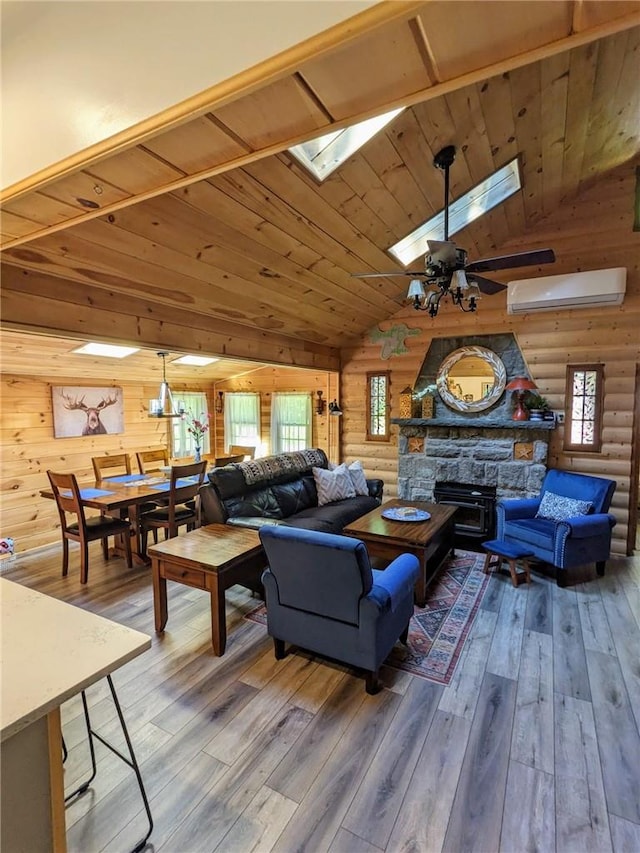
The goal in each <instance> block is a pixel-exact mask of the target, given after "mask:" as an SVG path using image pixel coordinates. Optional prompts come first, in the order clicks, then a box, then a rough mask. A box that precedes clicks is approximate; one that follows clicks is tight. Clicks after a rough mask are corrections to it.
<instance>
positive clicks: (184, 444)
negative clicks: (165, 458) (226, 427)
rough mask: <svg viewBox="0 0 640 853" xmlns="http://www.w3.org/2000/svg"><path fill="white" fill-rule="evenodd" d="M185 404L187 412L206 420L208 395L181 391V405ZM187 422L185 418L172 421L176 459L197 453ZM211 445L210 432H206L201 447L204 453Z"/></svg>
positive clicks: (173, 447) (172, 453) (172, 454)
mask: <svg viewBox="0 0 640 853" xmlns="http://www.w3.org/2000/svg"><path fill="white" fill-rule="evenodd" d="M183 404H184V410H185V412H189V413H190V414H192V415H193V417H194V418H198V420H206V417H207V412H208V411H209V405H208V403H207V395H206V394H201V393H196V392H193V393H188V392H183V391H181V392H180V405H181V406H182V405H183ZM187 426H188V424H187V422H186V420H184V419H183V418H173V419H172V421H171V432H172V444H171V456H172V457H173V458H174V459H182V458H183V457H184V456H193V455H194V454H195V449H196V443H195V441H194V438H193V436H192V435H191V434H190V433H188V432H187ZM209 447H210V442H209V433H208V432H206V433H205V434H204V438H203V439H202V444H201V446H200V449H201V451H202V453H208V452H209Z"/></svg>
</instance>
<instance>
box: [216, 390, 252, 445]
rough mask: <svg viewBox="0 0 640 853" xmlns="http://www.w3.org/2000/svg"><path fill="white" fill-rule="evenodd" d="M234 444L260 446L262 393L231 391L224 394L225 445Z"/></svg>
mask: <svg viewBox="0 0 640 853" xmlns="http://www.w3.org/2000/svg"><path fill="white" fill-rule="evenodd" d="M232 444H241V445H248V446H250V447H259V446H260V395H259V394H249V393H231V392H228V393H226V394H225V395H224V447H225V450H227V451H228V450H229V448H230V447H231V445H232Z"/></svg>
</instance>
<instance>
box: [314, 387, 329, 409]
mask: <svg viewBox="0 0 640 853" xmlns="http://www.w3.org/2000/svg"><path fill="white" fill-rule="evenodd" d="M316 394H317V395H318V399H317V400H316V412H317V413H318V414H319V415H323V414H324V409H325V406H326V405H327V401H326V400H323V399H322V391H316Z"/></svg>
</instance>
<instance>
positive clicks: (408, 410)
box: [400, 385, 413, 418]
mask: <svg viewBox="0 0 640 853" xmlns="http://www.w3.org/2000/svg"><path fill="white" fill-rule="evenodd" d="M400 417H401V418H412V417H413V388H411V386H410V385H407V387H406V388H404V389H403V390H402V391H401V392H400Z"/></svg>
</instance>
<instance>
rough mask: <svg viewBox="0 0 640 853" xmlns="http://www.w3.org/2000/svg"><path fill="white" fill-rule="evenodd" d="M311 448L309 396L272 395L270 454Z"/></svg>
mask: <svg viewBox="0 0 640 853" xmlns="http://www.w3.org/2000/svg"><path fill="white" fill-rule="evenodd" d="M305 447H311V395H310V394H273V396H272V398H271V452H272V453H286V452H287V451H289V450H304V449H305Z"/></svg>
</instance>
